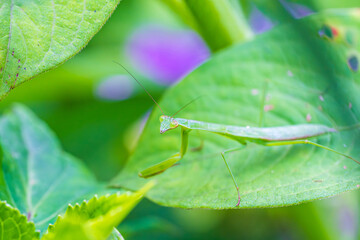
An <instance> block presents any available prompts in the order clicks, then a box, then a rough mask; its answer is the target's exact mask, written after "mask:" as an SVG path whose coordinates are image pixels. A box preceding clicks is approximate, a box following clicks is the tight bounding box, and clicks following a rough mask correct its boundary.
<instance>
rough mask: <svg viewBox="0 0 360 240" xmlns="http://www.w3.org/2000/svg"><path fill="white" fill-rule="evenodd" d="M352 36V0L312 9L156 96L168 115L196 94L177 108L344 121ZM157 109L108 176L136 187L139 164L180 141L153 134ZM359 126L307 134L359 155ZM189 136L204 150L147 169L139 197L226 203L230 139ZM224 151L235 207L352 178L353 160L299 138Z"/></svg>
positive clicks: (248, 121) (354, 74)
mask: <svg viewBox="0 0 360 240" xmlns="http://www.w3.org/2000/svg"><path fill="white" fill-rule="evenodd" d="M325 25H327V26H331V27H333V33H334V38H328V37H326V36H324V35H323V36H322V37H321V36H320V35H319V31H320V30H321V29H322V28H323V27H324V26H325ZM359 39H360V12H359V10H358V9H354V10H346V11H345V10H344V11H329V12H324V13H322V14H317V15H312V16H311V17H309V18H306V19H304V20H301V21H297V22H294V23H291V24H287V25H284V26H280V27H277V28H275V29H273V30H272V31H271V32H269V33H266V34H263V35H261V36H260V37H258V38H257V39H256V40H254V41H252V42H249V43H245V44H243V45H238V46H234V47H231V48H229V49H227V50H224V51H223V52H220V53H219V54H217V55H215V56H213V58H212V59H211V60H209V61H208V62H206V63H205V64H204V65H202V66H201V67H199V68H198V69H197V70H195V71H194V72H192V73H191V74H190V75H189V76H188V77H186V78H185V79H184V80H183V81H182V82H180V83H179V84H178V85H176V86H175V87H174V88H172V89H170V90H169V91H168V92H167V93H166V94H165V95H164V98H163V99H162V101H160V105H161V106H162V108H163V109H166V110H169V111H171V112H169V113H168V114H169V115H170V114H172V113H174V112H175V111H177V110H178V109H179V108H180V107H181V106H183V105H185V104H186V103H187V102H188V101H189V100H191V99H194V98H195V97H198V96H202V98H201V99H200V100H198V101H197V102H195V103H193V104H192V105H191V106H189V107H188V108H186V109H185V110H184V111H182V112H181V113H179V114H178V115H177V117H182V118H188V119H194V120H200V121H207V122H214V123H220V124H227V125H238V126H259V125H262V126H264V127H273V126H284V125H293V124H302V123H308V122H310V123H320V124H324V125H327V126H331V127H340V126H350V125H352V124H356V123H358V119H359V116H360V98H359V97H358V93H359V90H360V88H359V84H360V74H359V72H358V71H354V69H350V68H349V65H348V58H349V57H350V56H357V57H358V56H359V55H358V50H359V47H360V45H359V44H360V43H359ZM266 85H267V87H266ZM265 89H266V91H265ZM264 92H265V94H263V93H264ZM262 95H264V96H265V97H264V102H263V96H262ZM159 115H160V111H159V110H158V109H156V110H155V111H154V112H153V113H152V115H151V117H150V119H149V122H148V124H147V126H146V128H145V131H144V133H143V135H142V137H141V140H140V142H139V145H138V148H137V151H135V153H134V155H133V157H132V158H131V159H130V161H129V163H128V165H127V166H126V168H125V169H124V171H122V172H121V173H120V174H119V175H118V177H117V178H116V179H115V180H114V181H113V184H114V185H116V186H123V187H127V188H129V189H138V188H139V187H140V186H141V185H143V184H144V182H145V181H146V180H144V179H141V178H139V177H138V175H137V173H138V172H139V171H141V170H143V169H145V168H147V167H149V166H150V165H152V164H155V163H158V162H160V161H163V160H165V159H166V158H168V157H170V156H172V155H173V154H174V153H175V152H177V151H178V150H179V148H180V129H176V130H172V131H170V132H168V133H165V134H163V135H160V134H159V121H158V119H159ZM260 119H262V120H260ZM261 122H262V123H261ZM359 133H360V132H359V129H357V128H354V129H352V130H351V131H341V132H337V133H332V134H328V135H325V136H322V137H318V138H313V141H315V142H318V143H320V144H323V145H325V146H328V147H331V148H334V149H336V150H338V151H340V152H343V153H346V154H350V155H352V156H353V157H355V158H359V157H360V148H359V144H358V143H359V141H360V134H359ZM190 135H191V136H190V146H191V147H196V146H197V145H199V144H200V139H205V147H204V149H203V150H202V151H200V152H189V153H187V155H186V156H185V158H184V159H183V160H182V161H181V162H180V165H178V166H174V167H172V168H170V169H168V170H167V171H165V172H164V173H162V174H160V175H158V176H155V177H154V178H156V179H157V181H158V182H159V184H158V185H157V186H156V187H155V188H154V189H152V190H151V191H150V192H149V194H148V195H147V196H148V197H149V198H150V199H151V200H153V201H155V202H157V203H159V204H162V205H166V206H174V207H186V208H200V207H201V208H205V207H206V208H216V209H223V208H234V207H235V204H236V200H237V195H236V190H235V187H234V185H233V183H232V180H231V177H230V175H229V173H228V171H227V169H226V167H225V165H224V163H223V160H222V159H221V156H220V152H222V151H223V150H225V149H229V148H233V147H236V146H238V143H236V142H233V141H229V140H227V139H226V138H223V137H221V136H217V135H214V134H208V133H203V132H201V133H199V134H197V133H196V132H192V133H190ZM227 160H228V162H229V164H230V167H231V168H232V171H233V173H234V175H235V178H236V180H237V182H238V183H239V187H240V193H241V195H242V202H241V204H240V207H272V206H284V205H291V204H298V203H301V202H304V201H309V200H314V199H318V198H324V197H329V196H333V195H335V194H339V193H341V192H344V191H349V190H352V189H356V188H358V187H359V184H360V166H358V165H357V164H356V163H354V162H351V161H350V160H348V159H344V158H343V157H341V156H339V155H336V154H334V153H332V152H330V151H326V150H324V149H320V148H316V147H313V146H308V145H297V146H278V147H264V146H259V145H256V144H249V145H248V146H247V147H246V148H245V149H243V150H242V151H238V152H234V153H231V154H228V155H227Z"/></svg>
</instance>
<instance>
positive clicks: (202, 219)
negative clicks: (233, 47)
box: [0, 0, 360, 239]
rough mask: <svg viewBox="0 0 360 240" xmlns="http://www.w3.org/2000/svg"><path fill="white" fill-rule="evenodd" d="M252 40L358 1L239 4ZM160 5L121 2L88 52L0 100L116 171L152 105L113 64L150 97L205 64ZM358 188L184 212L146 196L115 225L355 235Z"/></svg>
mask: <svg viewBox="0 0 360 240" xmlns="http://www.w3.org/2000/svg"><path fill="white" fill-rule="evenodd" d="M231 1H232V2H233V3H234V4H241V6H242V7H243V9H244V10H245V11H244V12H245V18H246V19H247V21H248V23H249V25H250V26H251V28H252V29H253V31H254V32H255V33H256V34H262V33H264V32H266V31H269V30H271V29H272V28H274V27H276V26H277V25H280V24H284V23H286V22H287V21H295V20H296V19H298V18H302V17H306V16H307V15H309V14H313V13H316V12H317V11H322V10H324V9H328V8H345V7H360V2H359V0H342V1H338V0H319V1H315V0H314V1H310V0H303V1H286V0H279V1H277V0H274V1H265V0H264V1H261V0H254V1H245V0H231ZM164 2H165V0H164V1H161V0H151V1H149V0H123V1H122V2H121V3H120V5H119V7H118V8H117V10H116V11H115V12H114V13H113V15H112V17H111V18H110V20H109V21H108V22H107V23H106V24H105V26H104V27H103V28H102V29H101V30H100V32H99V33H98V34H97V35H95V37H94V38H93V39H92V40H91V41H90V43H89V44H88V46H87V47H86V48H85V49H84V50H83V51H81V52H80V53H79V54H78V55H76V56H75V57H74V58H72V59H71V60H69V61H67V62H66V63H65V64H64V65H62V66H61V67H59V68H57V69H55V70H52V71H50V72H47V73H45V74H42V75H40V76H38V77H37V78H35V79H32V80H31V81H29V82H26V83H25V84H22V85H21V86H20V87H18V88H16V89H14V90H13V91H12V92H11V93H10V94H9V96H8V97H7V98H5V99H4V100H3V101H2V102H0V109H5V108H6V107H7V106H9V105H11V104H13V103H14V102H21V103H24V104H25V105H27V106H28V107H30V108H31V109H32V110H33V111H34V112H35V113H36V114H37V115H38V116H39V117H40V118H41V119H43V120H44V121H45V122H47V124H48V125H49V126H50V128H51V129H53V131H54V132H55V133H56V135H57V136H58V137H59V138H60V141H61V143H62V145H63V147H64V149H65V151H67V152H69V153H71V154H73V155H75V156H76V157H78V158H79V159H81V160H83V161H84V162H85V163H86V165H87V166H88V167H89V168H90V169H91V170H92V171H93V172H94V174H95V175H96V177H97V178H98V179H99V180H101V181H108V180H110V179H111V178H112V177H114V176H115V175H116V174H117V173H118V172H119V171H121V169H122V167H123V166H124V164H126V160H127V159H128V157H129V155H130V154H131V153H132V151H133V149H134V148H135V147H136V143H137V139H138V137H139V135H140V134H141V131H142V128H143V126H144V124H145V122H146V118H147V116H148V114H149V112H150V111H151V109H152V107H153V105H154V104H153V102H152V101H151V100H150V99H149V97H148V96H147V95H146V93H145V92H144V91H143V90H142V89H141V88H140V87H139V86H138V85H137V84H136V82H135V81H134V80H133V79H131V77H130V76H129V75H128V74H127V73H126V72H125V71H124V70H123V69H122V68H121V67H120V66H118V65H117V64H116V63H114V61H116V62H120V63H122V64H123V65H124V66H125V67H126V68H127V69H129V71H130V72H132V73H133V74H134V75H135V76H136V77H137V78H138V79H139V80H140V81H141V82H142V83H143V84H144V86H145V87H146V88H147V89H148V91H149V92H151V94H152V95H153V96H154V98H155V99H159V98H160V97H161V94H162V93H163V91H165V90H166V88H168V87H169V86H171V85H173V84H175V83H176V82H177V81H180V80H181V78H182V77H183V76H185V75H186V74H187V73H189V72H190V71H192V70H193V69H194V68H196V67H197V66H198V65H199V64H201V63H202V62H204V61H206V59H208V58H209V57H210V56H211V54H212V51H211V50H210V48H209V47H208V46H207V44H206V42H205V41H204V40H202V38H201V36H199V35H198V34H197V33H196V31H194V30H193V29H191V27H190V26H189V25H187V24H186V23H184V22H183V21H182V19H181V18H179V16H177V15H176V14H174V13H173V12H172V11H171V9H170V8H169V7H168V6H167V5H166V4H164ZM359 200H360V195H359V191H357V192H349V193H345V194H342V195H341V196H337V197H334V198H330V199H326V200H319V201H315V202H313V203H307V204H302V205H299V206H292V207H286V208H277V209H249V210H247V209H245V210H243V209H241V210H226V211H215V210H184V209H173V208H165V207H161V206H159V205H156V204H154V203H152V202H150V201H148V200H143V201H142V202H141V203H140V205H139V206H138V207H136V209H135V210H134V211H133V212H132V213H131V214H130V215H129V216H128V217H127V218H126V220H125V221H124V222H123V223H122V224H121V225H120V226H119V230H120V231H121V233H122V234H123V236H124V237H125V239H359V238H360V234H359V215H360V209H359V204H358V203H359Z"/></svg>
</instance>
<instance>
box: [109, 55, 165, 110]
mask: <svg viewBox="0 0 360 240" xmlns="http://www.w3.org/2000/svg"><path fill="white" fill-rule="evenodd" d="M113 62H114V63H116V64H118V65H119V66H120V67H122V68H123V69H124V70H125V71H126V72H127V73H128V74H129V75H130V76H131V77H132V78H133V79H134V80H135V81H136V82H137V83H138V84H139V85H140V86H141V87H142V88H143V89H144V90H145V92H146V93H147V95H149V97H150V98H151V99H152V100H153V102H154V103H155V104H156V105H157V106H158V108H159V109H160V111H161V112H162V114H163V115H165V113H164V111H163V110H162V109H161V107H160V105H159V104H158V103H157V102H156V101H155V99H154V98H153V96H151V94H150V93H149V92H148V91H147V90H146V88H145V87H144V86H143V85H142V84H141V83H140V82H139V81H138V80H137V79H136V78H135V77H134V75H132V74H131V73H130V72H129V71H128V70H127V69H126V68H125V67H124V66H123V65H122V64H121V63H118V62H116V61H113Z"/></svg>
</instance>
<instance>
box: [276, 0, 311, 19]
mask: <svg viewBox="0 0 360 240" xmlns="http://www.w3.org/2000/svg"><path fill="white" fill-rule="evenodd" d="M279 1H280V3H281V4H282V5H283V6H284V8H285V9H286V10H287V11H288V12H289V13H290V14H291V15H292V16H293V17H294V18H296V19H299V18H303V17H306V16H308V15H310V14H313V13H314V11H313V10H311V9H310V8H308V7H306V6H304V5H302V4H298V3H292V2H288V1H287V0H279Z"/></svg>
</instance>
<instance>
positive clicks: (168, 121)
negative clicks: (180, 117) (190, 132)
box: [160, 115, 179, 133]
mask: <svg viewBox="0 0 360 240" xmlns="http://www.w3.org/2000/svg"><path fill="white" fill-rule="evenodd" d="M178 126H179V123H178V122H177V121H176V120H175V118H172V117H170V116H166V115H161V116H160V133H164V132H166V131H168V130H171V129H174V128H177V127H178Z"/></svg>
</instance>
